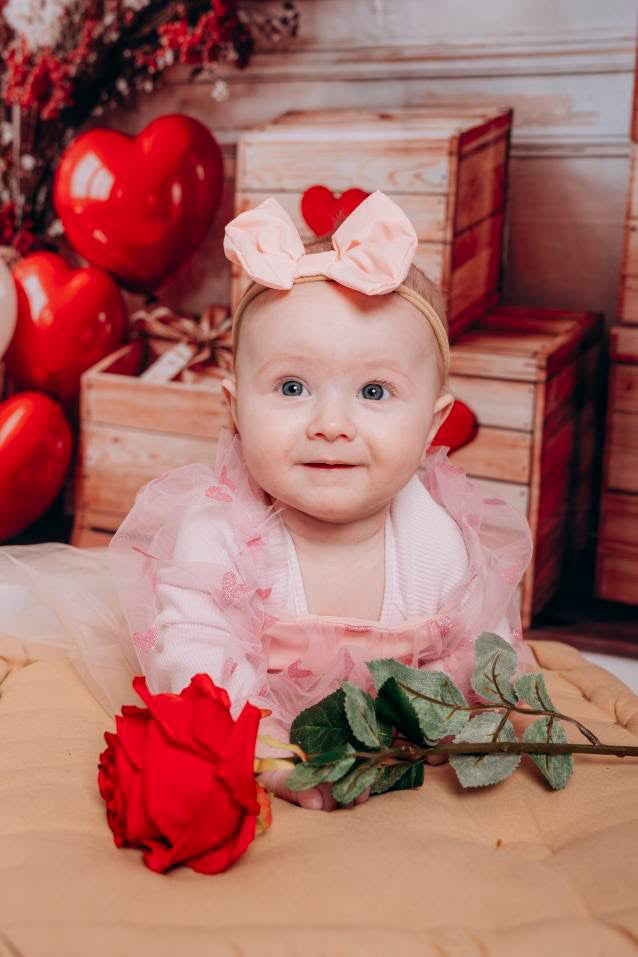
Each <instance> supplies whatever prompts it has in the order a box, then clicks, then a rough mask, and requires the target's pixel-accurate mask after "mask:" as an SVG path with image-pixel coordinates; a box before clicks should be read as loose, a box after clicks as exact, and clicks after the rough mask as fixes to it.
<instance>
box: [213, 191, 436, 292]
mask: <svg viewBox="0 0 638 957" xmlns="http://www.w3.org/2000/svg"><path fill="white" fill-rule="evenodd" d="M417 242H418V240H417V235H416V232H415V231H414V227H413V225H412V223H411V222H410V220H409V219H408V217H407V216H406V215H405V213H404V212H403V210H402V209H401V207H400V206H397V204H396V203H395V202H393V200H391V199H390V197H389V196H386V194H385V193H382V192H381V191H380V190H376V192H374V193H371V195H370V196H368V197H367V198H366V199H364V201H363V202H362V203H360V204H359V206H357V207H356V209H354V210H353V211H352V212H351V213H350V215H349V216H348V217H347V219H344V221H343V222H342V223H341V225H340V226H339V228H338V229H337V230H336V232H335V233H334V234H333V236H332V245H333V248H332V249H330V250H327V251H326V252H322V253H306V252H304V247H303V243H302V242H301V239H300V238H299V233H298V232H297V229H296V227H295V224H294V223H293V221H292V219H291V218H290V216H289V215H288V213H287V212H286V210H285V209H284V208H283V206H281V204H280V203H278V202H277V200H276V199H273V197H272V196H270V197H269V198H268V199H265V200H264V201H263V203H260V204H259V206H256V207H255V208H254V209H247V210H246V211H245V212H243V213H240V214H239V215H238V216H236V217H235V218H234V219H232V220H231V221H230V222H229V223H228V225H227V226H226V230H225V237H224V253H225V254H226V256H227V258H228V259H230V261H231V262H234V263H237V264H238V265H240V266H242V268H243V269H245V270H246V272H247V273H248V275H249V276H251V278H252V279H254V280H255V281H256V282H258V283H260V284H261V285H262V286H269V287H270V288H271V289H290V288H291V286H292V285H293V283H294V281H295V279H298V278H300V277H303V276H326V277H327V278H328V279H334V280H335V282H338V283H341V285H342V286H349V287H350V288H351V289H358V290H359V291H360V292H364V293H366V295H368V296H377V295H381V294H383V293H386V292H391V291H392V290H393V289H396V288H397V286H400V285H401V283H402V282H403V280H404V279H405V277H406V275H407V273H408V270H409V268H410V264H411V262H412V260H413V258H414V253H415V251H416V247H417Z"/></svg>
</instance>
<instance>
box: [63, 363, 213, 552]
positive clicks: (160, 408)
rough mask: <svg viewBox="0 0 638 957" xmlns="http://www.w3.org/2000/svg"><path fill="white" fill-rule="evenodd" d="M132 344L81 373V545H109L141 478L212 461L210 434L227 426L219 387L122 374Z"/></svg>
mask: <svg viewBox="0 0 638 957" xmlns="http://www.w3.org/2000/svg"><path fill="white" fill-rule="evenodd" d="M133 348H134V347H133V346H132V345H127V346H124V347H123V348H122V349H119V350H118V351H117V352H115V353H113V354H112V355H110V356H107V358H105V359H102V360H101V361H100V362H98V363H97V364H96V365H94V366H92V368H90V369H88V370H87V371H86V372H85V373H84V374H83V376H82V380H81V391H80V436H79V450H78V463H77V469H76V477H75V519H74V526H73V532H72V538H71V542H72V544H74V545H77V546H79V547H86V546H90V545H106V544H108V541H109V539H110V538H111V536H112V534H113V532H115V530H116V529H117V528H118V526H119V525H120V523H121V522H122V519H123V518H124V517H125V516H126V514H127V513H128V511H129V509H130V508H131V506H132V505H133V502H134V500H135V495H136V493H137V491H138V489H140V488H141V487H142V485H145V484H146V482H149V481H150V480H151V479H153V478H156V477H157V476H158V475H162V474H164V472H168V471H169V470H170V469H173V468H177V467H178V466H180V465H186V464H188V463H189V462H212V461H214V458H215V446H216V441H217V440H216V436H217V435H218V434H219V430H220V428H221V427H222V426H224V425H225V426H230V425H231V420H230V414H229V412H228V410H227V406H226V403H225V401H224V399H223V396H222V393H221V390H220V389H219V387H218V388H217V389H215V390H212V389H211V388H210V387H209V386H204V385H186V384H184V383H181V382H167V383H150V382H144V381H143V380H140V379H138V378H137V377H136V375H132V374H126V371H127V369H128V370H129V372H130V366H131V352H132V350H133ZM137 371H139V369H137Z"/></svg>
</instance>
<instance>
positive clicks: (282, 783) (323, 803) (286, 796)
mask: <svg viewBox="0 0 638 957" xmlns="http://www.w3.org/2000/svg"><path fill="white" fill-rule="evenodd" d="M292 771H293V769H292V768H291V769H290V771H287V770H285V769H284V770H281V771H264V772H263V774H260V775H258V777H257V780H258V781H259V783H260V784H261V785H262V787H265V788H266V790H268V791H273V792H274V794H275V795H276V796H277V797H280V798H283V800H284V801H290V803H291V804H298V805H299V806H300V807H305V808H308V809H309V810H311V811H334V810H335V808H339V807H346V808H351V807H354V805H355V804H363V802H364V801H367V800H368V798H369V797H370V788H366V790H365V791H364V792H363V793H362V794H360V795H359V797H358V798H355V799H354V801H351V802H350V804H338V803H337V802H336V801H335V799H334V798H333V796H332V784H331V783H330V782H323V783H321V784H318V785H317V787H314V788H307V789H306V790H305V791H290V790H289V789H288V788H287V787H286V781H287V780H288V778H289V776H290V775H291V774H292Z"/></svg>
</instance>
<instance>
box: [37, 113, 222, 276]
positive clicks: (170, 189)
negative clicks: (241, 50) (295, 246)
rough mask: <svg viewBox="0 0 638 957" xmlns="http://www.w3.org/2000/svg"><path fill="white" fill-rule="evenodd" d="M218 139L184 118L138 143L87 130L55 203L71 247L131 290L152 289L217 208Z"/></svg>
mask: <svg viewBox="0 0 638 957" xmlns="http://www.w3.org/2000/svg"><path fill="white" fill-rule="evenodd" d="M223 179H224V170H223V162H222V154H221V150H220V148H219V145H218V143H217V140H216V139H215V138H214V137H213V136H212V135H211V134H210V133H209V131H208V130H207V129H206V127H205V126H204V125H203V124H202V123H200V122H198V120H194V119H193V118H192V117H190V116H180V115H178V114H177V115H171V116H160V117H159V118H158V119H156V120H153V122H152V123H149V125H148V126H146V127H145V128H144V129H143V130H142V132H141V133H139V134H138V135H137V136H126V135H125V134H124V133H116V132H113V131H112V130H102V129H98V130H91V131H90V132H88V133H84V134H82V135H81V136H79V137H78V138H77V139H76V140H74V141H73V142H72V143H71V144H70V145H69V147H68V148H67V149H66V150H65V152H64V154H63V156H62V159H61V161H60V165H59V167H58V170H57V173H56V176H55V184H54V203H55V208H56V211H57V214H58V216H59V217H60V219H61V220H62V223H63V224H64V228H65V230H66V235H67V237H68V239H69V242H70V243H71V244H72V245H73V246H74V248H75V249H76V250H77V251H78V252H79V253H80V254H81V255H82V256H84V257H85V259H88V261H89V262H91V263H93V264H94V265H95V266H101V267H102V268H103V269H108V270H109V272H112V273H114V274H115V275H116V276H117V277H118V278H119V279H121V280H122V282H123V283H124V284H126V285H127V286H129V287H130V288H131V289H138V290H145V289H154V288H155V287H157V286H158V285H159V284H160V283H161V282H162V280H163V279H164V278H165V277H166V276H168V275H170V273H172V272H174V271H175V270H176V269H177V268H178V267H179V266H181V265H182V263H184V262H185V261H186V260H187V259H188V258H189V256H191V255H192V253H193V252H194V251H195V249H196V248H197V247H198V246H199V244H200V243H201V241H202V240H203V239H204V237H205V235H206V233H207V231H208V229H209V227H210V224H211V222H212V220H213V217H214V216H215V213H216V212H217V209H218V207H219V204H220V201H221V195H222V185H223Z"/></svg>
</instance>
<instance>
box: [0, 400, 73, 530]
mask: <svg viewBox="0 0 638 957" xmlns="http://www.w3.org/2000/svg"><path fill="white" fill-rule="evenodd" d="M70 460H71V429H70V427H69V424H68V422H67V421H66V419H65V418H64V414H63V412H62V409H61V408H60V406H59V405H58V404H57V402H54V401H53V399H50V398H49V397H48V396H46V395H42V393H40V392H20V393H18V395H14V396H13V397H12V398H11V399H7V400H6V401H5V402H2V403H0V541H6V540H7V539H9V538H13V537H14V536H15V535H19V534H20V532H22V531H24V529H25V528H27V527H28V526H29V525H31V523H32V522H34V521H35V520H36V519H37V518H39V517H40V515H43V514H44V512H46V510H47V509H48V507H49V506H50V505H51V503H52V502H53V501H54V499H55V497H56V496H57V494H58V492H59V491H60V489H61V488H62V485H63V483H64V479H65V476H66V473H67V469H68V467H69V462H70Z"/></svg>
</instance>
